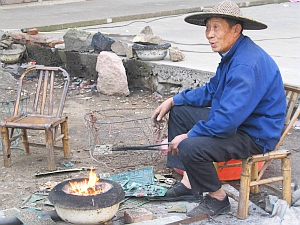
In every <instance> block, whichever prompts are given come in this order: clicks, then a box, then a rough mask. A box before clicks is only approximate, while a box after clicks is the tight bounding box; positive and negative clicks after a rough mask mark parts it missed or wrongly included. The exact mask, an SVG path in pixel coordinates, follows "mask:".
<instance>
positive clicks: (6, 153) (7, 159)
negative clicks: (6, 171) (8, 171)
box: [1, 127, 12, 167]
mask: <svg viewBox="0 0 300 225" xmlns="http://www.w3.org/2000/svg"><path fill="white" fill-rule="evenodd" d="M1 136H2V148H3V149H2V150H3V162H4V166H5V167H10V166H11V165H12V160H11V151H10V140H9V130H8V128H7V127H2V128H1Z"/></svg>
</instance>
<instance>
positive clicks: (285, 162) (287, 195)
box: [281, 157, 292, 205]
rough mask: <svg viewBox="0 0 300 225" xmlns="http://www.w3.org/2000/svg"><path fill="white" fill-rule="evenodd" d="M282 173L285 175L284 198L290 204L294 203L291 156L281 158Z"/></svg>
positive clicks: (283, 184)
mask: <svg viewBox="0 0 300 225" xmlns="http://www.w3.org/2000/svg"><path fill="white" fill-rule="evenodd" d="M281 173H282V176H283V181H282V199H283V200H285V201H286V202H287V203H288V204H289V205H291V203H292V199H291V198H292V193H291V182H292V174H291V158H290V157H285V158H283V159H281Z"/></svg>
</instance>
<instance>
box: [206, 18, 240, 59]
mask: <svg viewBox="0 0 300 225" xmlns="http://www.w3.org/2000/svg"><path fill="white" fill-rule="evenodd" d="M240 28H241V25H240V24H236V25H234V26H232V27H230V26H229V24H228V23H227V21H226V20H225V19H223V18H217V17H212V18H210V19H208V20H207V23H206V30H205V35H206V38H207V39H208V41H209V44H210V46H211V48H212V50H213V51H214V52H220V53H222V54H224V53H226V52H228V51H229V50H230V48H231V47H232V45H233V44H234V43H235V41H236V40H237V39H238V37H239V36H240Z"/></svg>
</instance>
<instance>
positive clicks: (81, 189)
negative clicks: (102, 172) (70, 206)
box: [69, 169, 103, 196]
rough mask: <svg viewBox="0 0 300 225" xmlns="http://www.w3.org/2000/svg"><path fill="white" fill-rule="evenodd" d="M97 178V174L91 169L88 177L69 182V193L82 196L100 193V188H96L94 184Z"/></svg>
mask: <svg viewBox="0 0 300 225" xmlns="http://www.w3.org/2000/svg"><path fill="white" fill-rule="evenodd" d="M98 180H99V178H98V177H97V174H96V173H95V172H94V171H93V169H91V171H90V174H89V179H84V180H83V181H79V182H77V181H74V182H69V184H70V186H71V190H70V194H74V195H81V196H84V195H96V194H99V193H102V192H103V190H102V188H98V187H97V185H96V184H97V181H98Z"/></svg>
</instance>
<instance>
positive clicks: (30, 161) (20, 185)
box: [0, 71, 300, 224]
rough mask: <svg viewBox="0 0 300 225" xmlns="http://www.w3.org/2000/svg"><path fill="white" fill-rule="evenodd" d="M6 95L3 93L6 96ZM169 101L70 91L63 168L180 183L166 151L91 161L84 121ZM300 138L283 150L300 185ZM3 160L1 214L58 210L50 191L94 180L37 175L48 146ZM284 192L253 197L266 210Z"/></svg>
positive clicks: (268, 189) (295, 135)
mask: <svg viewBox="0 0 300 225" xmlns="http://www.w3.org/2000/svg"><path fill="white" fill-rule="evenodd" d="M0 72H1V71H0ZM3 82H5V76H4V78H3V80H2V81H1V83H3ZM10 86H11V85H10ZM0 95H3V92H1V94H0ZM167 97H168V96H163V97H162V96H159V95H156V94H153V93H151V92H149V91H147V90H141V89H135V90H131V94H130V96H128V97H115V96H105V95H101V94H98V93H97V92H96V93H95V92H93V91H92V90H91V89H90V88H87V89H74V90H70V91H69V93H68V99H67V102H66V105H65V111H64V112H65V113H67V114H68V115H69V135H70V148H71V157H70V158H69V159H64V158H63V154H62V152H60V151H55V160H56V165H57V169H68V167H67V165H70V164H72V165H73V166H72V167H71V168H81V167H91V166H93V167H95V168H96V172H97V173H98V174H101V173H109V174H115V173H120V172H126V171H128V170H132V169H138V168H142V167H145V166H148V165H152V166H154V170H155V173H159V174H168V175H171V174H173V176H174V177H175V178H177V179H179V178H180V176H179V175H178V174H176V173H174V172H173V171H171V170H170V169H168V168H166V167H165V162H166V155H165V154H163V153H162V152H155V153H154V152H153V151H152V152H151V151H130V152H129V151H127V152H117V153H114V154H113V155H106V156H104V155H102V156H98V157H96V158H95V157H91V154H90V151H89V149H90V146H89V141H88V135H87V130H86V126H85V120H84V115H86V114H87V113H90V112H91V111H93V110H101V109H107V108H126V107H139V108H146V107H151V108H155V107H157V106H158V105H159V104H160V102H162V101H163V100H164V99H166V98H167ZM0 99H1V98H0ZM133 116H134V115H133ZM43 135H44V134H43V132H42V131H41V132H33V133H31V134H30V138H34V139H37V140H38V139H40V140H41V141H43V139H44V136H43ZM299 138H300V131H298V130H295V129H293V130H292V132H291V133H290V134H289V135H288V137H287V138H286V140H285V141H284V144H283V146H282V148H287V149H292V151H293V156H292V168H293V170H292V182H293V183H294V184H296V185H297V184H298V183H299V180H298V179H299V178H298V176H297V174H299V172H300V163H299V162H300V153H299V150H300V149H299ZM0 157H1V160H0V163H1V172H0V181H1V184H0V210H5V209H11V208H14V207H16V208H18V209H20V207H22V208H28V207H29V208H34V209H38V210H41V211H47V210H52V209H53V207H52V206H49V205H48V204H47V203H48V202H47V201H48V199H47V192H48V191H49V189H51V188H52V187H53V186H54V185H56V184H57V183H59V182H62V181H64V180H66V179H72V178H79V177H87V176H88V172H87V171H77V172H72V173H71V172H70V173H60V174H52V175H48V176H39V177H37V176H35V174H38V173H41V172H46V171H47V160H46V151H45V149H43V148H35V147H33V148H31V154H30V155H26V154H25V153H24V151H23V149H22V146H21V145H20V143H19V144H16V145H15V146H14V147H13V149H12V159H13V165H12V167H10V168H6V167H3V160H2V151H1V150H0ZM279 168H280V165H279V164H278V163H272V164H271V166H270V167H269V169H268V171H267V172H268V173H270V174H279V173H280V169H279ZM266 176H267V175H266ZM228 183H229V184H230V185H232V186H234V187H236V188H237V189H238V187H239V182H238V181H230V182H228ZM280 188H281V183H278V184H275V185H272V186H264V187H263V188H261V189H260V193H259V194H257V195H251V196H250V200H251V201H253V202H254V203H256V204H257V205H259V206H261V207H264V202H265V197H266V196H267V195H269V194H272V195H277V196H278V195H279V193H280ZM35 193H38V194H41V193H44V195H39V196H41V197H42V199H41V200H38V201H33V202H30V201H27V202H26V203H25V201H26V198H27V200H28V196H31V195H32V194H35ZM62 224H64V223H62Z"/></svg>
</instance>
